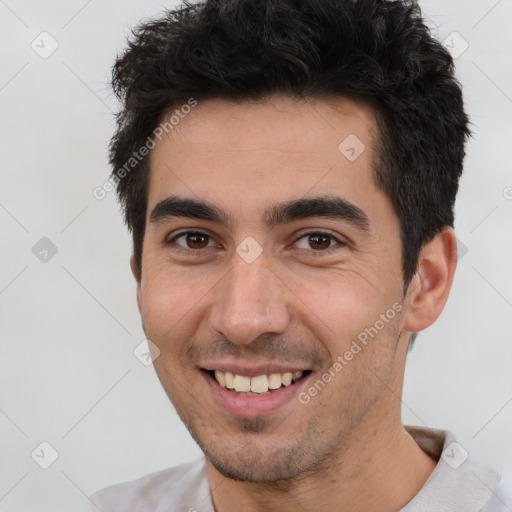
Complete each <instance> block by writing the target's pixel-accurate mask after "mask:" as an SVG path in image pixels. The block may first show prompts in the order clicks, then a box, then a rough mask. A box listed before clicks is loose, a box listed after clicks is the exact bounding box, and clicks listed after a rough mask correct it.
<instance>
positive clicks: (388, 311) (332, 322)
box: [289, 268, 401, 359]
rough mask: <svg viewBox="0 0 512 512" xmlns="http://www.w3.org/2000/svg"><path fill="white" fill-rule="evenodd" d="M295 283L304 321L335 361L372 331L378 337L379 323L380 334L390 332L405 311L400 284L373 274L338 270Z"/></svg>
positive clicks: (308, 275)
mask: <svg viewBox="0 0 512 512" xmlns="http://www.w3.org/2000/svg"><path fill="white" fill-rule="evenodd" d="M289 279H291V277H289ZM294 281H295V283H294V284H293V285H292V286H290V288H291V289H292V290H293V292H294V294H295V295H296V297H297V299H298V300H296V304H297V307H298V308H299V311H300V312H301V315H302V318H301V320H300V321H301V322H303V323H305V324H308V325H309V326H310V327H311V328H312V329H313V330H314V332H315V334H316V336H317V337H318V338H319V339H320V340H322V341H323V342H324V344H325V345H326V347H327V348H328V349H329V352H330V353H331V357H332V358H333V359H335V358H336V357H337V356H339V355H342V354H343V353H344V352H345V351H346V350H348V348H349V346H350V344H351V342H352V341H353V340H356V339H360V340H362V341H364V340H365V338H369V337H370V335H369V334H368V332H369V331H370V332H371V333H372V334H373V335H374V336H375V325H376V324H377V331H378V333H380V332H381V331H385V330H387V329H388V328H389V327H390V323H391V320H393V319H395V318H396V317H397V311H396V309H401V304H400V303H398V302H397V297H399V296H400V295H399V293H398V292H397V290H398V289H399V283H398V282H397V283H388V284H386V283H384V282H383V281H381V280H379V276H378V275H375V274H374V273H371V272H365V273H363V272H361V271H356V270H354V269H350V268H338V269H331V270H330V271H329V272H322V273H319V272H316V273H311V272H305V273H303V274H302V275H301V276H300V280H299V278H298V277H297V276H295V277H294ZM394 305H395V308H393V306H394ZM381 315H384V317H385V318H384V321H383V320H381ZM379 337H380V336H379Z"/></svg>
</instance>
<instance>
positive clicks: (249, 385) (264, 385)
mask: <svg viewBox="0 0 512 512" xmlns="http://www.w3.org/2000/svg"><path fill="white" fill-rule="evenodd" d="M302 374H303V372H302V371H298V372H295V373H292V372H286V373H271V374H269V375H258V376H257V377H246V376H245V375H237V374H234V373H231V372H221V371H220V370H215V379H216V380H217V382H218V383H219V384H220V385H221V386H222V387H223V388H228V389H234V390H235V391H238V392H244V391H245V392H249V391H251V392H253V393H266V392H267V391H268V390H269V389H278V388H280V387H281V385H284V386H289V385H290V384H291V383H292V381H294V382H295V381H296V380H298V379H300V378H301V377H302Z"/></svg>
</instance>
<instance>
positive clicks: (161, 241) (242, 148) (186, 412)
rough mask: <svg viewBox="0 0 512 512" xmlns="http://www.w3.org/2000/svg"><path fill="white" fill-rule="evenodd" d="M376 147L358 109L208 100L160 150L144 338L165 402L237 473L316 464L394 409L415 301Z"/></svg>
mask: <svg viewBox="0 0 512 512" xmlns="http://www.w3.org/2000/svg"><path fill="white" fill-rule="evenodd" d="M375 136H376V123H375V118H374V115H373V112H372V110H371V109H370V108H369V107H366V106H364V105H362V104H359V103H355V102H353V101H351V100H348V99H343V98H338V99H336V100H332V101H330V102H327V101H315V102H312V101H307V102H306V101H301V100H297V101H294V100H292V99H289V98H286V97H277V96H276V97H272V98H271V99H270V100H268V101H265V102H259V103H252V102H242V103H231V102H225V101H221V100H212V101H205V102H202V103H201V102H200V103H199V105H198V106H197V107H195V108H194V109H193V111H192V112H191V113H190V114H188V116H186V117H185V118H184V119H182V120H181V121H180V124H179V126H177V127H176V128H175V129H174V130H173V131H172V132H171V133H170V135H169V136H168V137H167V138H164V139H162V141H160V142H157V145H156V147H155V148H154V149H153V150H152V154H151V161H150V167H151V174H150V182H149V192H148V211H147V223H146V234H145V239H144V245H143V258H142V279H141V281H140V283H139V289H138V300H139V308H140V311H141V315H142V321H143V327H144V330H145V333H146V335H147V337H148V339H150V340H151V341H152V342H153V343H154V344H155V345H156V346H157V347H158V348H159V350H160V355H159V357H158V358H157V359H156V360H155V363H154V364H155V368H156V371H157V373H158V376H159V378H160V380H161V382H162V385H163V387H164V388H165V391H166V392H167V394H168V395H169V397H170V399H171V400H172V402H173V404H174V406H175V407H176V409H177V411H178V413H179V415H180V417H181V418H182V420H183V422H184V423H185V425H186V426H187V427H188V429H189V430H190V432H191V433H192V435H193V436H194V438H195V439H196V441H197V442H198V444H199V445H200V446H201V448H202V449H203V451H204V452H205V454H206V455H207V458H208V460H209V461H210V462H211V463H212V464H213V466H214V467H215V468H217V470H219V471H220V472H221V473H222V474H224V475H226V476H229V477H231V478H235V479H245V480H253V481H272V480H278V479H281V478H288V477H292V476H295V475H298V474H300V473H303V472H304V471H307V470H311V469H313V468H315V467H321V466H322V464H324V465H325V464H327V462H328V461H329V459H330V458H332V457H333V454H335V453H338V452H340V451H341V450H343V446H344V443H345V442H347V441H348V439H349V437H350V436H351V435H352V434H355V433H356V432H357V429H358V427H360V428H361V425H363V423H364V422H370V423H371V422H373V424H378V422H379V421H381V420H382V421H384V419H385V416H386V414H389V408H387V405H389V404H386V403H384V402H385V399H384V395H385V393H384V392H383V391H384V390H385V389H386V387H388V386H391V385H394V384H393V383H394V381H395V380H396V378H397V374H398V373H400V367H401V365H397V363H396V360H397V356H396V354H397V344H401V345H403V344H404V343H405V341H406V339H407V337H406V335H405V332H404V331H402V327H403V323H404V316H405V315H406V306H405V305H403V309H402V289H403V280H402V273H401V245H400V236H399V223H398V219H397V217H396V215H395V213H394V211H393V209H392V206H391V203H390V201H389V199H388V198H387V197H386V196H385V195H384V194H383V193H382V192H381V191H379V190H378V189H377V188H376V186H375V184H374V181H373V176H372V173H373V171H372V168H371V164H372V158H373V157H374V154H373V149H372V148H373V145H374V141H375ZM347 137H349V138H348V139H347ZM355 137H357V139H356V138H355ZM345 139H346V141H345ZM358 140H359V142H358ZM343 141H345V143H343V144H341V148H339V146H340V143H342V142H343ZM361 143H362V144H364V145H365V149H364V150H363V146H362V145H361ZM361 150H363V151H362V152H361ZM171 196H172V199H173V201H176V200H189V202H185V203H181V204H179V205H178V204H177V203H175V202H174V203H173V202H172V201H171V200H169V198H171ZM312 199H316V201H311V200H312ZM192 202H198V203H199V202H206V203H207V205H208V206H210V207H212V208H213V211H212V210H210V209H208V208H204V207H202V208H201V207H195V208H192V206H194V205H193V203H192ZM196 206H197V205H196ZM214 214H217V215H214ZM224 217H225V218H224ZM187 233H188V234H187ZM354 343H355V344H354ZM350 353H351V354H352V356H350ZM336 362H338V364H336ZM215 370H217V371H218V373H217V376H218V379H219V380H220V381H221V382H222V381H224V380H226V381H227V384H228V385H229V386H233V385H236V387H237V389H248V388H247V386H250V385H251V382H252V384H253V389H254V390H255V391H254V392H251V393H250V394H248V393H245V392H237V391H236V390H230V389H228V388H226V387H223V386H222V385H221V384H220V383H219V382H218V380H216V378H215V376H214V372H215ZM219 372H221V373H219ZM226 372H228V374H227V375H226ZM295 372H303V373H302V377H301V378H298V380H296V381H295V382H292V383H291V384H289V377H290V376H289V375H288V376H286V375H284V376H282V375H278V374H286V373H288V374H289V373H292V374H294V373H295ZM230 373H231V374H234V375H237V376H235V377H234V384H233V383H232V382H231V380H232V377H231V376H230V375H229V374H230ZM269 376H270V378H269ZM298 376H300V373H299V374H296V375H295V377H298ZM329 376H330V378H329ZM253 377H258V378H257V379H252V378H253ZM319 380H320V381H321V382H320V383H319V382H318V381H319ZM315 383H316V385H315ZM223 384H225V383H224V382H223ZM286 384H289V385H286ZM269 385H270V386H271V387H275V388H276V389H271V390H269V391H266V392H264V391H265V389H266V387H267V386H269ZM277 386H280V387H277ZM315 390H316V391H315ZM386 400H387V399H386ZM393 407H394V406H393ZM386 411H387V412H386ZM368 418H371V420H370V419H368ZM363 419H364V422H363ZM368 428H370V427H368Z"/></svg>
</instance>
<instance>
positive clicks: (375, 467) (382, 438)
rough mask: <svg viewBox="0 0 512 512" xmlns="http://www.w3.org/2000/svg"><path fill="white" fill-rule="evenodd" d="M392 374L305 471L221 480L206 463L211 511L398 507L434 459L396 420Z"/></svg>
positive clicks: (388, 510) (389, 510) (357, 511)
mask: <svg viewBox="0 0 512 512" xmlns="http://www.w3.org/2000/svg"><path fill="white" fill-rule="evenodd" d="M403 357H404V358H405V353H404V355H403ZM398 359H401V358H400V357H399V358H398ZM404 362H405V361H404ZM402 368H403V366H402ZM395 376H396V377H397V378H396V379H394V380H395V382H389V383H388V386H387V387H386V390H385V391H384V393H383V396H382V400H381V401H380V402H379V404H378V405H376V407H375V408H374V409H372V411H370V412H369V413H368V415H367V416H366V417H365V419H364V420H363V421H362V422H361V424H360V425H359V426H358V428H357V429H356V430H355V431H353V432H352V434H351V435H350V436H349V437H348V438H347V439H345V440H344V441H343V443H342V444H340V446H338V447H337V448H336V449H335V450H333V455H332V457H331V458H330V460H329V461H325V462H324V463H322V464H321V466H322V467H317V468H315V469H313V470H311V471H309V472H308V473H307V474H302V475H299V476H298V477H295V478H291V479H289V480H284V481H279V482H238V481H234V480H230V479H228V478H225V477H224V476H223V475H221V474H220V473H219V472H218V471H217V470H216V469H215V468H214V467H213V466H212V465H211V464H210V463H209V462H208V461H207V469H208V478H209V482H210V488H211V489H212V498H213V502H214V506H215V510H216V512H237V511H239V510H244V511H246V512H256V511H260V510H266V511H268V512H274V511H275V512H292V511H294V512H295V511H296V510H297V508H298V504H300V507H299V508H300V509H304V510H307V511H308V512H317V511H318V512H320V511H324V510H329V509H331V510H340V511H343V510H350V511H351V512H363V511H368V510H379V511H380V512H396V511H397V510H400V509H401V508H403V507H404V506H405V505H406V504H407V503H408V502H409V501H410V500H411V499H412V498H413V497H414V496H415V495H416V494H417V493H418V491H419V490H420V488H421V487H422V486H423V484H424V483H425V482H426V480H427V479H428V477H429V476H430V474H431V473H432V471H433V470H434V468H435V466H436V461H434V460H433V459H431V458H430V457H429V456H428V455H427V454H426V453H425V452H423V450H422V449H421V448H420V447H419V446H418V445H417V443H416V442H415V441H414V439H413V438H412V436H411V435H410V434H409V433H408V432H407V431H406V430H405V429H404V427H403V425H402V423H401V419H400V405H401V401H400V395H401V385H402V382H403V372H402V373H401V374H399V375H397V374H395Z"/></svg>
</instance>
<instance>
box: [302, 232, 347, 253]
mask: <svg viewBox="0 0 512 512" xmlns="http://www.w3.org/2000/svg"><path fill="white" fill-rule="evenodd" d="M295 245H296V247H298V248H299V249H304V250H308V251H311V250H312V249H313V251H312V252H322V251H326V250H327V249H331V248H332V247H335V246H336V245H339V246H343V245H344V244H343V243H342V242H340V241H339V240H338V239H337V238H335V237H334V236H333V235H331V234H330V233H306V234H305V235H303V236H301V237H300V238H299V239H298V240H297V242H296V243H295ZM326 252H327V251H326Z"/></svg>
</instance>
